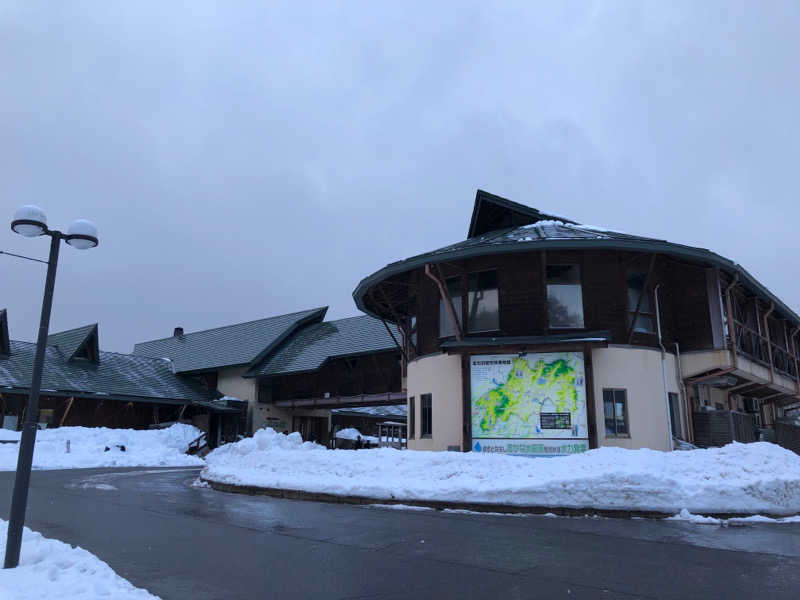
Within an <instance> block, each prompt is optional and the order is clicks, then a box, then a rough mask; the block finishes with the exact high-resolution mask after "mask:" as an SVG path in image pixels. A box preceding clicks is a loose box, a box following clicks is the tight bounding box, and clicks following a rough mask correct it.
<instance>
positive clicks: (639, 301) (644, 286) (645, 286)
mask: <svg viewBox="0 0 800 600" xmlns="http://www.w3.org/2000/svg"><path fill="white" fill-rule="evenodd" d="M656 256H657V255H656V254H655V253H653V254H652V255H651V256H650V265H649V266H648V267H647V275H646V276H645V278H644V283H643V284H642V291H641V292H639V298H638V299H637V300H636V310H635V311H633V316H632V317H631V324H630V325H628V335H627V336H626V338H627V340H628V344H630V343H631V340H633V332H634V329H635V328H636V319H637V318H638V317H639V314H640V311H641V309H642V299H643V298H644V296H645V294H647V290H648V289H649V287H650V284H651V283H652V282H651V281H650V280H651V278H652V276H653V267H654V266H655V264H656ZM625 285H626V290H627V282H626V284H625ZM625 302H626V304H627V298H626V299H625ZM625 312H626V314H627V308H626V311H625ZM651 323H652V321H651Z"/></svg>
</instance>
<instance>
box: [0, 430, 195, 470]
mask: <svg viewBox="0 0 800 600" xmlns="http://www.w3.org/2000/svg"><path fill="white" fill-rule="evenodd" d="M201 433H202V431H200V430H199V429H197V428H196V427H192V426H191V425H185V424H182V423H176V424H175V425H172V426H171V427H168V428H166V429H146V430H134V429H107V428H105V427H91V428H90V427H59V428H57V429H44V430H42V431H38V432H37V433H36V447H35V450H34V455H33V468H34V469H85V468H91V467H180V466H190V467H194V466H198V465H202V464H203V461H202V459H200V458H198V457H196V456H189V455H188V454H185V452H186V449H187V448H188V447H189V443H190V442H191V441H192V440H194V439H195V438H197V437H198V436H199V435H200V434H201ZM0 435H2V436H3V437H4V438H5V439H19V437H20V432H18V431H8V430H7V429H3V430H0ZM0 439H2V438H0ZM67 440H69V446H70V451H69V453H67ZM118 446H124V447H125V451H124V452H123V451H122V450H121V449H120V448H119V447H118ZM106 448H109V450H108V452H106V451H105V449H106ZM18 454H19V444H0V471H14V470H16V468H17V456H18Z"/></svg>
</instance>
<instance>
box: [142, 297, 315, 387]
mask: <svg viewBox="0 0 800 600" xmlns="http://www.w3.org/2000/svg"><path fill="white" fill-rule="evenodd" d="M327 310H328V307H327V306H326V307H322V308H313V309H310V310H303V311H300V312H295V313H290V314H286V315H278V316H275V317H268V318H266V319H259V320H257V321H248V322H246V323H237V324H235V325H227V326H225V327H217V328H215V329H207V330H205V331H197V332H193V333H186V334H184V335H180V336H172V337H168V338H163V339H160V340H152V341H149V342H140V343H138V344H136V346H135V347H134V349H133V353H134V354H138V355H142V356H151V357H155V358H169V359H170V360H171V361H172V362H173V364H174V365H175V372H176V373H189V372H197V371H206V370H211V369H219V368H222V367H235V366H252V365H255V364H257V363H258V362H259V361H261V360H262V359H263V358H264V357H265V356H267V354H269V352H271V351H272V350H273V349H275V348H276V347H277V346H278V345H279V344H280V343H281V342H282V341H284V340H285V339H286V338H287V337H288V336H290V335H291V334H292V333H293V332H294V331H295V330H296V329H297V328H298V327H300V326H301V325H303V324H306V323H312V322H314V321H321V320H322V319H323V317H324V316H325V312H326V311H327Z"/></svg>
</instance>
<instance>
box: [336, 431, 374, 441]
mask: <svg viewBox="0 0 800 600" xmlns="http://www.w3.org/2000/svg"><path fill="white" fill-rule="evenodd" d="M336 437H337V438H339V439H341V440H352V441H354V442H355V441H356V440H358V438H359V437H360V438H361V441H362V442H369V443H370V444H377V443H378V438H376V437H375V436H372V435H363V434H362V433H361V432H360V431H359V430H358V429H356V428H355V427H348V428H347V429H342V430H340V431H337V432H336Z"/></svg>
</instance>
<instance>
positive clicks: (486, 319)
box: [467, 271, 500, 332]
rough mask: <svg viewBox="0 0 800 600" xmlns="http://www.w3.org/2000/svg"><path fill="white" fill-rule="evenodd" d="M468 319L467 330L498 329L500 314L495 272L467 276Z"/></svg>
mask: <svg viewBox="0 0 800 600" xmlns="http://www.w3.org/2000/svg"><path fill="white" fill-rule="evenodd" d="M467 300H468V302H469V304H468V306H469V308H468V310H469V318H468V319H467V328H468V330H469V331H471V332H475V331H496V330H498V329H500V312H499V302H498V295H497V272H496V271H484V272H482V273H472V274H471V275H470V276H469V295H468V297H467Z"/></svg>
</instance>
